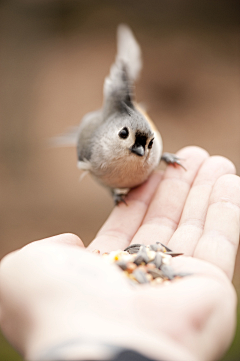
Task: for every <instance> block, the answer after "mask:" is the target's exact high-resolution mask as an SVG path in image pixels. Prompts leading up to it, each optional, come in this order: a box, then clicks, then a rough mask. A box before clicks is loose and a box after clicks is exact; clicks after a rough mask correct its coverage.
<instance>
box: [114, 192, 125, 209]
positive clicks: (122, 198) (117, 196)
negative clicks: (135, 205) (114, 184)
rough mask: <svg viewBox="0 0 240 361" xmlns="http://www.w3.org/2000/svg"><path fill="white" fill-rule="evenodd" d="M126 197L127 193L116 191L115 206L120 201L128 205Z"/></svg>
mask: <svg viewBox="0 0 240 361" xmlns="http://www.w3.org/2000/svg"><path fill="white" fill-rule="evenodd" d="M125 197H126V194H116V193H114V194H113V200H114V203H115V206H118V205H119V203H124V204H126V206H127V205H128V204H127V202H126V200H125Z"/></svg>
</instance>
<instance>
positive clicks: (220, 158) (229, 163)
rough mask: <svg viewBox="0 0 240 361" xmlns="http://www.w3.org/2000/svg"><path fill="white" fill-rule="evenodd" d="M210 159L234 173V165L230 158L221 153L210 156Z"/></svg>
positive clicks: (228, 171)
mask: <svg viewBox="0 0 240 361" xmlns="http://www.w3.org/2000/svg"><path fill="white" fill-rule="evenodd" d="M210 160H211V161H214V162H215V163H218V164H219V165H222V167H224V168H225V170H226V172H227V173H230V174H236V167H235V165H234V163H233V162H232V161H231V160H230V159H228V158H226V157H224V156H222V155H213V156H211V157H210Z"/></svg>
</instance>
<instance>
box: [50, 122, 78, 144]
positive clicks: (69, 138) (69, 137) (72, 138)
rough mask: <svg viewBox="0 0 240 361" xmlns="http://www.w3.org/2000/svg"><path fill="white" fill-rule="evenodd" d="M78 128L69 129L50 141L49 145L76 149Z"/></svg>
mask: <svg viewBox="0 0 240 361" xmlns="http://www.w3.org/2000/svg"><path fill="white" fill-rule="evenodd" d="M78 128H79V127H78V126H77V127H71V128H69V130H68V131H67V132H66V133H64V134H61V135H58V136H57V137H54V138H51V139H50V142H49V143H50V145H51V146H53V147H76V145H77V139H78Z"/></svg>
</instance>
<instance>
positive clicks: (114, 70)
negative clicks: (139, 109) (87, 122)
mask: <svg viewBox="0 0 240 361" xmlns="http://www.w3.org/2000/svg"><path fill="white" fill-rule="evenodd" d="M141 67H142V60H141V49H140V46H139V45H138V43H137V41H136V39H135V37H134V35H133V33H132V31H131V29H130V28H129V27H128V26H127V25H119V27H118V31H117V56H116V60H115V63H114V64H113V65H112V67H111V69H110V74H109V75H108V77H107V78H106V79H105V82H104V89H103V90H104V113H105V114H106V115H107V114H111V112H113V111H114V109H119V106H121V103H122V102H124V103H126V104H127V105H130V106H131V96H132V86H133V83H134V81H135V80H136V79H137V77H138V75H139V72H140V70H141Z"/></svg>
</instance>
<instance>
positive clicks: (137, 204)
mask: <svg viewBox="0 0 240 361" xmlns="http://www.w3.org/2000/svg"><path fill="white" fill-rule="evenodd" d="M162 174H163V173H162V171H158V172H155V173H153V174H152V175H151V177H150V178H149V179H148V181H147V182H145V183H144V184H142V185H141V186H140V187H137V188H135V189H133V190H132V191H131V192H130V193H129V195H128V196H127V198H126V202H127V206H126V205H125V204H124V203H120V204H119V205H118V206H117V207H115V208H114V210H113V211H112V213H111V215H110V217H109V218H108V220H107V221H106V223H105V224H104V225H103V227H102V228H101V229H100V231H99V232H98V234H97V236H96V238H95V239H94V240H93V241H92V243H91V244H90V245H89V247H88V249H89V250H93V249H99V250H100V251H104V252H110V251H112V250H116V249H124V248H126V247H127V246H128V245H129V243H130V241H131V239H132V237H133V236H134V234H135V233H136V231H137V229H138V228H139V226H140V224H141V222H142V220H143V217H144V215H145V213H146V211H147V208H148V206H149V203H150V201H151V199H152V197H153V195H154V192H155V190H156V188H157V186H158V184H159V182H160V181H161V179H162Z"/></svg>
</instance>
